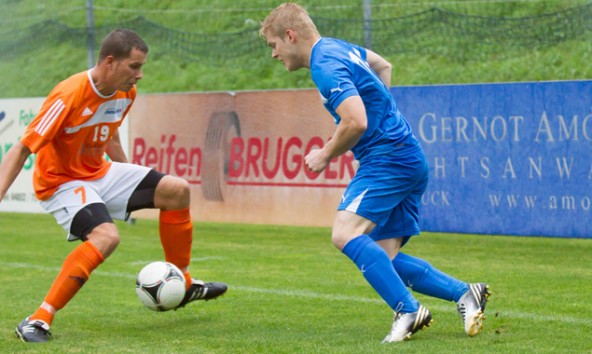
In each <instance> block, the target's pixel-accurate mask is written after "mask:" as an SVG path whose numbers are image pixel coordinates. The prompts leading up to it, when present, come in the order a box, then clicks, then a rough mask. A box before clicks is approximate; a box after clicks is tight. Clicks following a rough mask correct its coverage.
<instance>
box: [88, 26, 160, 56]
mask: <svg viewBox="0 0 592 354" xmlns="http://www.w3.org/2000/svg"><path fill="white" fill-rule="evenodd" d="M132 49H137V50H139V51H141V52H143V53H146V54H147V53H148V45H146V42H144V40H143V39H142V37H140V35H138V34H137V33H136V32H134V31H132V30H128V29H124V28H119V29H116V30H114V31H112V32H111V33H109V34H108V35H106V36H105V38H104V39H103V41H102V42H101V48H100V49H99V63H100V62H101V61H103V60H104V59H105V58H106V57H108V56H112V57H113V58H115V59H123V58H127V57H128V56H129V55H130V53H131V52H132Z"/></svg>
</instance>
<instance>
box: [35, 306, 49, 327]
mask: <svg viewBox="0 0 592 354" xmlns="http://www.w3.org/2000/svg"><path fill="white" fill-rule="evenodd" d="M53 316H54V314H53V313H51V312H49V311H47V310H46V309H44V308H43V307H40V308H38V309H37V311H35V313H33V314H32V315H31V319H32V320H41V321H43V322H45V323H47V324H48V325H50V324H51V322H52V321H53Z"/></svg>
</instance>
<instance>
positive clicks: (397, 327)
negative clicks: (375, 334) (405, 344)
mask: <svg viewBox="0 0 592 354" xmlns="http://www.w3.org/2000/svg"><path fill="white" fill-rule="evenodd" d="M431 323H432V314H431V313H430V310H428V309H426V308H425V307H423V306H421V305H419V309H418V310H417V311H416V312H412V313H399V312H395V321H394V322H393V326H392V327H391V331H390V332H389V334H388V335H387V336H386V337H385V338H384V339H383V340H382V343H392V342H402V341H404V340H408V339H410V338H411V335H412V334H413V333H415V332H417V331H419V330H420V329H425V328H427V327H429V326H430V324H431Z"/></svg>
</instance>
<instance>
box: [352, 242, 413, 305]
mask: <svg viewBox="0 0 592 354" xmlns="http://www.w3.org/2000/svg"><path fill="white" fill-rule="evenodd" d="M342 252H343V253H344V254H345V255H346V256H348V257H349V258H350V259H351V260H352V261H353V262H354V263H355V264H356V265H357V266H358V268H359V269H360V271H361V272H362V274H363V275H364V278H366V280H367V281H368V283H370V285H371V286H372V288H374V290H376V292H377V293H378V295H380V296H381V297H382V298H383V300H384V301H386V303H387V304H388V305H389V306H390V307H391V308H392V309H393V311H398V312H401V313H410V312H415V311H417V310H418V309H419V303H418V302H417V300H415V298H414V297H413V295H412V294H411V292H410V291H409V290H408V289H407V287H406V286H405V283H403V281H402V280H401V278H399V275H397V273H396V272H395V269H394V268H393V264H392V263H391V260H390V258H389V256H388V254H387V253H386V252H385V250H383V249H382V248H381V247H380V246H379V245H378V244H377V243H376V242H374V241H373V240H372V239H371V238H370V237H368V236H367V235H360V236H358V237H356V238H354V239H352V240H351V241H349V242H348V243H347V245H345V247H344V248H343V250H342Z"/></svg>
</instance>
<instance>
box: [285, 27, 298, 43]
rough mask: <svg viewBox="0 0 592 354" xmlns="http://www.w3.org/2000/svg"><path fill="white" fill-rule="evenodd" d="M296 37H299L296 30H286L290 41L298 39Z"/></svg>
mask: <svg viewBox="0 0 592 354" xmlns="http://www.w3.org/2000/svg"><path fill="white" fill-rule="evenodd" d="M296 37H297V33H296V31H294V30H291V29H287V30H286V38H287V39H288V42H291V43H293V42H294V41H295V40H296Z"/></svg>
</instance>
